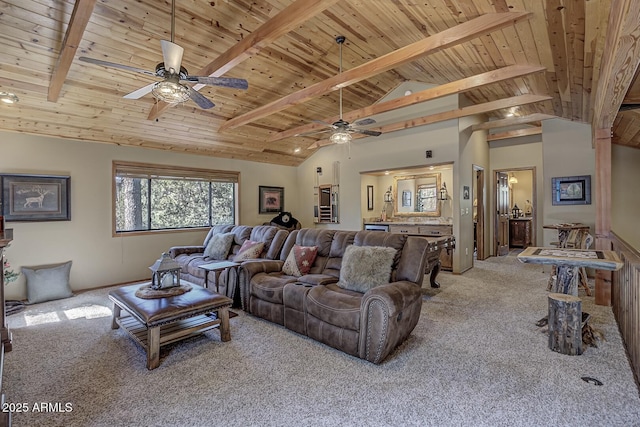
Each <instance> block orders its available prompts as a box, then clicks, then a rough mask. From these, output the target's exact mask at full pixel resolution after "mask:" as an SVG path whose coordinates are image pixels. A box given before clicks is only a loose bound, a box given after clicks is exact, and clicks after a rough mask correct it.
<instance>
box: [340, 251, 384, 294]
mask: <svg viewBox="0 0 640 427" xmlns="http://www.w3.org/2000/svg"><path fill="white" fill-rule="evenodd" d="M395 256H396V250H395V249H393V248H389V247H385V246H354V245H350V246H347V249H346V250H345V251H344V256H343V257H342V267H341V268H340V281H339V282H338V286H339V287H341V288H343V289H348V290H351V291H356V292H362V293H365V292H367V291H368V290H369V289H372V288H375V287H376V286H380V285H383V284H385V283H389V279H390V277H391V267H392V266H393V258H394V257H395Z"/></svg>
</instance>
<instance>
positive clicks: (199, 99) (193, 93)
mask: <svg viewBox="0 0 640 427" xmlns="http://www.w3.org/2000/svg"><path fill="white" fill-rule="evenodd" d="M189 98H191V100H192V101H193V102H195V103H196V104H198V107H200V108H202V109H203V110H208V109H209V108H213V107H214V106H215V105H216V104H214V103H213V102H211V101H210V100H209V98H207V97H206V96H204V95H203V94H201V93H200V92H198V91H197V90H193V88H192V87H189Z"/></svg>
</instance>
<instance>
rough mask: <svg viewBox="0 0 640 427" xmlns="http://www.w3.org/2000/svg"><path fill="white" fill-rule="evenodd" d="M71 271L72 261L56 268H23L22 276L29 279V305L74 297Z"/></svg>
mask: <svg viewBox="0 0 640 427" xmlns="http://www.w3.org/2000/svg"><path fill="white" fill-rule="evenodd" d="M70 271H71V261H67V262H65V263H64V264H60V265H55V266H42V267H22V274H24V277H25V278H26V279H27V301H28V302H29V304H34V303H37V302H45V301H51V300H55V299H60V298H69V297H72V296H73V292H71V288H70V287H69V272H70Z"/></svg>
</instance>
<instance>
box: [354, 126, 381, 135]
mask: <svg viewBox="0 0 640 427" xmlns="http://www.w3.org/2000/svg"><path fill="white" fill-rule="evenodd" d="M350 131H351V132H354V133H361V134H363V135H368V136H380V135H382V132H378V131H377V130H365V129H353V128H351V129H350Z"/></svg>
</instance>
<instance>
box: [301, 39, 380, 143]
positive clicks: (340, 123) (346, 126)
mask: <svg viewBox="0 0 640 427" xmlns="http://www.w3.org/2000/svg"><path fill="white" fill-rule="evenodd" d="M345 40H346V38H345V36H338V37H336V42H337V43H338V45H339V46H340V69H339V74H342V44H343V43H344V41H345ZM339 91H340V92H339V93H340V116H339V119H338V120H337V121H335V122H333V123H327V122H323V121H322V120H314V122H316V123H320V124H322V125H324V126H326V127H327V129H323V130H320V131H311V132H305V133H300V134H297V135H295V136H310V135H316V134H320V133H326V132H331V136H330V137H329V139H330V140H331V142H332V143H334V144H345V143H347V142H350V141H351V134H352V133H360V134H363V135H367V136H380V135H382V132H378V131H374V130H366V129H359V128H356V127H354V126H353V125H352V124H350V123H349V122H347V121H345V120H343V119H342V86H340V89H339ZM372 123H375V120H373V119H364V120H361V121H359V122H357V123H356V125H362V126H364V125H369V124H372Z"/></svg>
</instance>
